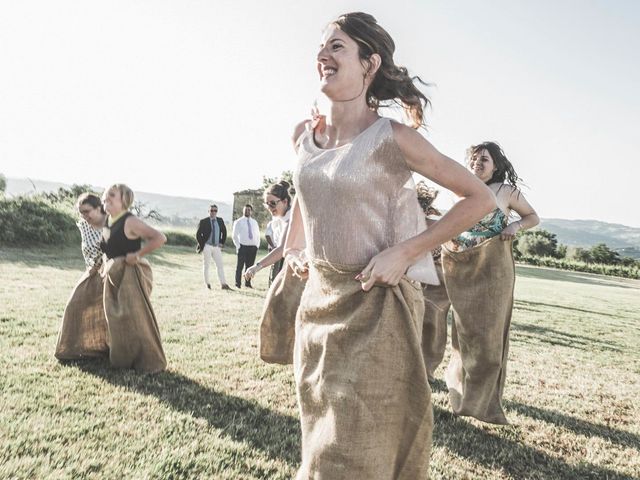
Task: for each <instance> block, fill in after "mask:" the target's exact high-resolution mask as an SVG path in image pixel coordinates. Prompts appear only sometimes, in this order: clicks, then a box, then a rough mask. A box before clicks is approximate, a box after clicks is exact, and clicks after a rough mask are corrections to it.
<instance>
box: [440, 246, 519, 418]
mask: <svg viewBox="0 0 640 480" xmlns="http://www.w3.org/2000/svg"><path fill="white" fill-rule="evenodd" d="M442 259H443V260H442V262H443V269H444V280H445V284H446V287H447V292H448V294H449V298H450V299H451V308H452V310H453V319H454V322H453V327H452V332H451V344H452V353H451V360H450V362H449V366H448V368H447V372H446V376H445V379H446V382H447V386H448V387H449V400H450V402H451V407H452V409H453V411H454V413H456V414H458V415H469V416H472V417H475V418H477V419H478V420H482V421H484V422H490V423H500V424H506V423H508V422H507V419H506V417H505V415H504V411H503V410H502V404H501V401H502V392H503V389H504V381H505V377H506V373H507V356H508V352H509V326H510V324H511V312H512V310H513V288H514V285H515V265H514V261H513V253H512V242H511V241H504V240H501V239H500V237H499V236H496V237H494V238H492V239H490V240H487V241H485V242H483V243H481V244H480V245H478V246H477V247H473V248H470V249H468V250H464V251H462V252H450V251H448V250H446V249H443V252H442Z"/></svg>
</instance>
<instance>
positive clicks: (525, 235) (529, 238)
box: [517, 230, 564, 258]
mask: <svg viewBox="0 0 640 480" xmlns="http://www.w3.org/2000/svg"><path fill="white" fill-rule="evenodd" d="M517 248H518V251H519V252H520V253H521V254H523V255H530V256H537V257H556V258H557V257H559V256H560V254H561V253H564V252H563V251H560V252H559V251H558V239H557V238H556V235H555V234H554V233H551V232H548V231H547V230H525V231H524V232H522V233H521V234H520V235H519V236H518V245H517Z"/></svg>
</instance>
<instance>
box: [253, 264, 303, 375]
mask: <svg viewBox="0 0 640 480" xmlns="http://www.w3.org/2000/svg"><path fill="white" fill-rule="evenodd" d="M305 285H306V281H304V280H301V279H300V278H298V277H296V276H294V274H293V270H291V267H289V266H288V265H287V264H286V262H285V265H284V268H283V269H282V270H280V273H278V275H276V278H275V279H274V280H273V282H272V283H271V287H269V292H268V293H267V298H266V299H265V302H264V307H263V309H262V317H261V320H260V339H259V344H260V358H261V359H262V360H264V361H265V362H267V363H280V364H282V365H288V364H291V363H293V344H294V340H295V323H296V313H297V312H298V306H299V305H300V297H302V292H303V291H304V287H305Z"/></svg>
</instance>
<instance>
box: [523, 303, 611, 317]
mask: <svg viewBox="0 0 640 480" xmlns="http://www.w3.org/2000/svg"><path fill="white" fill-rule="evenodd" d="M514 306H515V307H516V308H518V307H521V306H525V307H531V308H532V309H533V310H534V311H538V312H539V311H541V310H535V309H534V308H533V307H550V308H558V309H561V310H570V311H573V312H579V313H590V314H592V315H602V316H605V317H613V318H619V315H617V314H613V313H609V312H596V311H595V310H585V309H583V308H575V307H567V306H564V305H557V304H554V303H542V302H531V301H528V300H516V301H515V305H514Z"/></svg>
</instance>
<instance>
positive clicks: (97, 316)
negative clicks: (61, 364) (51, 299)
mask: <svg viewBox="0 0 640 480" xmlns="http://www.w3.org/2000/svg"><path fill="white" fill-rule="evenodd" d="M89 272H90V270H88V269H87V270H86V271H85V272H84V274H83V275H82V277H80V280H79V281H78V283H77V284H76V286H75V287H74V289H73V291H72V292H71V297H70V298H69V301H68V302H67V306H66V307H65V309H64V316H63V317H62V325H61V326H60V333H59V334H58V342H57V344H56V351H55V356H56V358H58V359H60V360H74V359H80V358H87V357H104V356H107V355H108V354H109V346H108V345H107V319H106V318H105V316H104V309H103V308H102V288H103V282H102V277H100V275H99V274H97V273H94V274H90V273H89Z"/></svg>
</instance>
